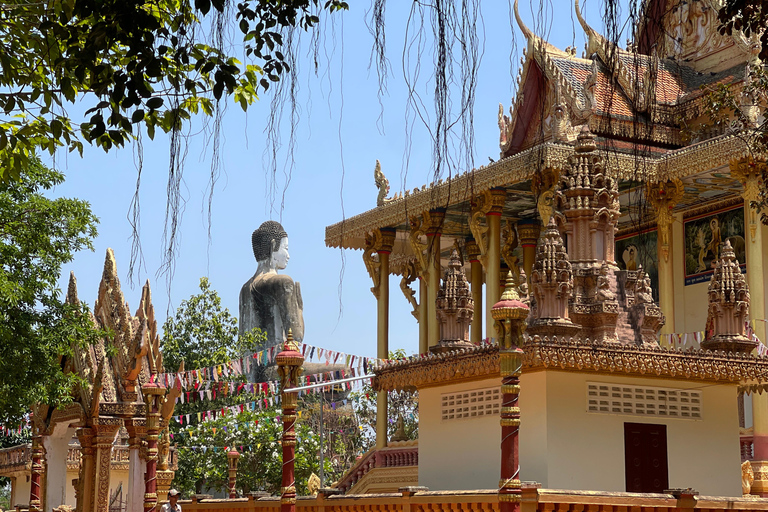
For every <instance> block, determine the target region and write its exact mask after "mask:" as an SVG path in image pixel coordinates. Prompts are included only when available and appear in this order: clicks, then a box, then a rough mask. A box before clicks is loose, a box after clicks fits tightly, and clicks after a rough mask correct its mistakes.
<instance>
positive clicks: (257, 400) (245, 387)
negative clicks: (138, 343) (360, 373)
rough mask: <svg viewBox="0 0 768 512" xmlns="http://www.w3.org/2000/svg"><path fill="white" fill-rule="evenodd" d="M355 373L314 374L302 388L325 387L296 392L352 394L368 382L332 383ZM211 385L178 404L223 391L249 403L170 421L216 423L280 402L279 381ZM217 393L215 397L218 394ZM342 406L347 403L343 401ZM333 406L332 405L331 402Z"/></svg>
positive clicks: (183, 396)
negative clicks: (339, 388) (329, 390)
mask: <svg viewBox="0 0 768 512" xmlns="http://www.w3.org/2000/svg"><path fill="white" fill-rule="evenodd" d="M355 376H356V371H355V369H354V368H351V369H350V370H349V371H346V370H336V371H333V372H323V373H316V374H312V375H304V376H302V377H301V382H300V384H301V385H310V384H320V383H323V382H328V384H329V385H328V387H327V388H326V387H318V388H314V389H309V390H305V391H299V393H298V394H299V396H302V395H305V394H307V393H313V394H314V393H321V392H323V391H325V390H327V389H328V388H331V389H334V390H335V389H338V387H341V388H342V390H344V391H351V390H352V389H353V388H355V387H362V384H363V383H364V382H370V381H369V380H368V379H361V380H359V381H356V382H342V383H334V381H337V380H341V379H345V378H347V377H355ZM210 384H211V383H210V381H208V382H206V386H205V389H203V387H204V386H202V385H200V386H199V388H200V389H196V390H192V391H185V392H182V393H180V394H179V396H178V397H177V400H178V401H181V402H182V403H189V402H197V401H201V400H215V399H216V398H217V396H221V395H222V394H223V393H222V391H223V390H227V392H228V393H231V395H230V396H236V395H238V394H240V395H244V397H245V398H252V399H250V400H247V401H244V402H243V403H240V404H235V405H229V406H226V407H221V408H217V409H211V410H208V411H200V412H196V413H189V414H179V415H176V416H173V418H174V419H175V420H176V422H177V423H179V425H184V424H187V425H190V424H192V423H200V422H202V421H207V420H215V419H216V418H218V417H221V416H223V415H226V414H229V413H231V414H235V415H236V414H238V413H240V412H244V411H246V410H247V411H256V410H264V409H268V408H270V407H274V406H276V405H278V404H279V403H280V384H279V382H278V381H271V382H257V383H236V382H229V383H226V382H219V383H216V385H214V386H212V387H211V386H209V385H210ZM217 391H218V393H219V394H218V395H217ZM344 403H346V400H344ZM334 406H335V403H334Z"/></svg>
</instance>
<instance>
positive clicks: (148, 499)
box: [141, 382, 165, 512]
mask: <svg viewBox="0 0 768 512" xmlns="http://www.w3.org/2000/svg"><path fill="white" fill-rule="evenodd" d="M141 391H142V394H143V396H144V404H145V406H146V408H147V409H146V416H147V419H146V421H147V471H146V473H144V512H154V511H155V509H156V508H157V458H158V457H157V455H158V449H157V441H158V439H159V438H160V407H161V405H162V400H163V396H164V395H165V387H163V386H161V385H159V384H157V383H154V382H148V383H146V384H144V385H143V386H142V387H141Z"/></svg>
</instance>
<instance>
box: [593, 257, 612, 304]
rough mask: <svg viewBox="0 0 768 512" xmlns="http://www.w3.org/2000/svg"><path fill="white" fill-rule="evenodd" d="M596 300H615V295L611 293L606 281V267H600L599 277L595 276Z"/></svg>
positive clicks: (609, 283)
mask: <svg viewBox="0 0 768 512" xmlns="http://www.w3.org/2000/svg"><path fill="white" fill-rule="evenodd" d="M595 295H596V296H597V300H615V299H616V294H615V293H613V291H611V282H610V281H609V280H608V265H603V266H602V267H600V275H598V276H597V293H596V294H595Z"/></svg>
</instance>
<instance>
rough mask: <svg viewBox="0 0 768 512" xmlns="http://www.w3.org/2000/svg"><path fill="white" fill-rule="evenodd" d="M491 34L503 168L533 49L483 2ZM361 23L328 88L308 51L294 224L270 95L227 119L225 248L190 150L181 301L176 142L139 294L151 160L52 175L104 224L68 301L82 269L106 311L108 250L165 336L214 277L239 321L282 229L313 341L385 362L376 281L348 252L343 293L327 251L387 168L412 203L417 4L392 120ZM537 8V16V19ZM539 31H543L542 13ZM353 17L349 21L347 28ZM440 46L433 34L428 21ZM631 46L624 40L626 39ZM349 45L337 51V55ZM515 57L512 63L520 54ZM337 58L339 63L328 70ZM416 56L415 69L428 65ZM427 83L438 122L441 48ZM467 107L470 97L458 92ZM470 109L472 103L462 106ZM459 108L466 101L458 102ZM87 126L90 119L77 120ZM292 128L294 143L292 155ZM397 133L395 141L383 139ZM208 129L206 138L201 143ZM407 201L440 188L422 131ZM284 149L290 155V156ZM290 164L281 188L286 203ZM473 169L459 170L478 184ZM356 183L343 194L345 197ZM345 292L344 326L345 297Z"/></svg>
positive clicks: (556, 30)
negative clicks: (411, 69)
mask: <svg viewBox="0 0 768 512" xmlns="http://www.w3.org/2000/svg"><path fill="white" fill-rule="evenodd" d="M478 3H481V14H482V20H481V21H482V27H479V28H478V32H479V34H480V38H481V41H480V44H481V50H482V52H483V55H482V60H481V63H480V70H479V74H478V85H477V95H476V102H475V110H474V119H475V135H476V144H475V148H474V149H475V164H476V166H479V165H483V164H485V163H487V162H488V157H491V158H494V159H496V158H498V154H499V149H498V137H499V131H498V126H497V112H498V105H499V103H500V102H501V103H503V104H504V106H505V110H506V109H508V107H509V105H510V103H511V98H512V96H513V84H514V83H515V80H516V76H517V68H518V66H519V63H520V57H521V56H522V49H523V47H524V46H525V41H524V38H523V37H522V34H521V32H520V31H519V29H518V27H517V25H516V24H515V23H514V19H513V18H511V17H510V9H511V7H510V5H508V4H507V2H498V1H483V2H478ZM350 4H351V10H350V11H349V12H347V13H344V14H343V15H341V16H337V19H336V22H335V26H334V28H333V30H334V31H335V34H333V32H332V31H331V28H330V27H329V28H328V30H327V31H326V32H325V44H324V47H323V52H322V53H323V55H321V57H322V58H321V62H320V66H321V68H320V71H319V74H320V76H319V77H315V75H314V74H313V73H312V70H311V64H310V59H309V58H308V56H307V53H306V50H304V51H303V52H302V55H301V57H300V66H299V69H298V71H299V88H300V89H299V92H298V103H299V109H300V111H301V117H300V121H299V123H298V127H297V128H298V129H297V133H296V146H295V154H294V158H295V167H294V170H293V173H292V178H291V181H290V184H289V185H288V186H287V188H285V200H284V209H283V210H282V219H281V218H280V197H278V201H277V203H276V204H275V205H274V206H275V209H272V208H270V204H271V203H270V200H269V198H268V195H267V193H266V190H267V184H268V178H267V174H268V172H267V167H266V160H265V158H264V150H265V140H266V136H265V134H264V127H265V125H266V120H267V115H268V113H269V109H270V99H271V98H270V96H269V94H267V95H264V96H262V98H261V99H260V101H258V102H256V103H255V104H254V105H252V106H251V108H250V109H249V110H248V113H247V114H244V113H243V112H242V110H241V109H240V107H239V106H237V105H234V104H231V105H229V107H228V110H227V112H226V114H225V115H224V120H223V139H222V143H221V146H220V151H221V154H222V168H221V175H220V177H219V179H218V181H217V183H216V186H215V190H214V195H213V208H212V225H211V239H210V243H209V240H208V231H207V229H208V227H207V200H208V194H207V193H208V180H209V175H210V169H211V164H210V159H211V151H212V146H211V145H210V143H209V141H208V140H207V139H206V137H205V136H204V135H202V134H200V133H198V134H196V135H195V134H193V135H191V136H190V138H189V142H188V147H187V150H188V151H187V156H186V160H185V169H184V183H183V185H182V195H183V197H184V202H185V208H184V215H183V221H182V224H181V226H180V243H181V246H180V247H181V248H180V255H179V257H178V258H177V259H176V271H175V275H174V277H173V279H172V282H171V288H170V295H169V293H168V288H167V285H166V282H165V278H164V277H163V276H160V277H158V276H157V275H156V272H157V270H158V268H159V267H160V264H161V261H162V248H163V241H162V234H163V222H164V216H165V207H166V185H167V179H168V178H167V177H168V161H169V156H168V155H169V142H168V139H167V138H166V137H163V136H158V137H156V139H155V141H149V140H148V139H147V138H146V137H145V140H144V144H143V146H144V151H143V162H144V166H143V173H142V177H141V188H140V201H141V245H142V250H143V255H144V261H145V268H142V269H141V272H140V273H139V278H138V280H137V281H136V284H135V286H134V287H133V288H131V287H130V285H129V284H128V275H127V273H128V263H129V259H130V253H131V228H130V223H129V221H128V216H129V211H130V202H131V199H132V197H133V194H134V190H135V188H136V178H137V170H136V169H137V166H136V161H137V154H138V153H137V149H136V148H135V147H127V148H125V149H121V150H116V151H112V152H111V153H109V154H104V153H103V152H102V151H101V150H98V149H94V148H86V151H85V156H84V158H79V157H78V156H76V155H67V154H63V153H62V154H59V155H57V157H56V159H55V161H49V163H51V165H55V166H56V167H58V168H60V169H61V170H63V171H64V172H65V174H66V182H65V183H64V184H63V185H61V186H59V187H58V188H57V190H56V191H55V194H56V195H61V196H75V197H79V198H82V199H85V200H87V201H89V202H90V203H91V207H92V209H93V211H94V213H95V214H96V215H97V216H98V217H99V218H100V221H101V223H100V226H99V237H98V238H97V239H96V241H95V247H96V250H95V251H94V252H81V253H79V254H78V255H77V256H76V258H75V260H74V261H73V262H72V263H71V264H69V265H67V266H66V267H65V275H64V276H63V277H62V281H61V287H62V289H66V279H67V276H68V274H69V271H70V270H73V271H74V272H75V275H76V277H77V279H78V289H79V294H80V298H81V300H84V301H86V302H87V303H88V304H90V305H91V306H93V303H94V301H95V300H96V296H97V292H98V283H99V280H100V278H101V270H102V266H103V261H104V256H105V252H106V249H107V248H108V247H111V248H113V249H114V251H115V256H116V259H117V263H118V269H119V272H120V279H121V283H122V287H123V292H124V294H125V298H126V300H127V302H128V304H129V305H130V307H131V309H133V310H135V308H136V306H137V304H138V300H139V297H140V286H141V284H143V282H144V281H145V280H146V279H149V280H150V282H151V286H152V293H153V302H154V305H155V310H156V314H157V317H158V319H159V321H160V323H162V321H164V319H165V317H166V311H167V310H168V308H169V307H170V308H171V310H175V308H176V307H178V306H179V305H180V303H181V301H182V300H184V299H186V298H187V297H189V296H190V295H191V294H194V293H196V291H197V290H198V282H199V278H200V277H202V276H208V278H209V280H210V282H211V284H212V286H213V288H214V289H216V290H217V291H218V292H219V294H220V295H221V297H222V301H223V304H224V306H225V307H227V308H229V309H230V311H231V312H233V313H234V314H237V310H238V303H237V300H238V294H239V290H240V287H241V286H242V284H243V283H244V282H245V281H246V280H247V279H249V278H250V277H251V276H252V275H253V273H254V272H255V269H256V263H255V261H254V259H253V254H252V252H251V247H250V235H251V232H252V231H253V230H254V229H255V228H257V227H258V226H259V225H260V224H261V223H262V222H263V221H265V220H268V219H275V220H282V223H283V226H284V227H285V229H286V231H287V232H288V235H289V239H290V254H291V259H290V262H289V264H288V268H287V269H286V272H287V273H288V274H289V275H291V276H292V277H293V278H294V279H295V280H296V281H299V282H300V283H301V289H302V294H303V298H304V319H305V324H306V331H305V339H304V341H305V342H307V343H309V344H312V345H315V346H320V347H325V348H330V349H334V350H338V351H342V352H346V353H349V354H358V355H364V356H373V355H374V354H375V347H376V341H375V340H376V304H375V299H374V297H373V295H372V294H371V292H370V290H369V289H370V287H371V282H370V279H369V278H368V275H367V273H366V271H365V267H364V265H363V262H362V253H361V252H360V251H346V253H345V267H344V274H343V280H341V281H340V275H341V274H340V272H341V268H342V255H341V252H340V251H339V250H338V249H330V248H327V247H326V246H325V243H324V238H325V227H326V226H328V225H330V224H332V223H335V222H337V221H339V220H341V219H342V205H341V198H343V208H344V210H343V211H344V214H346V216H347V217H349V216H352V215H355V214H358V213H361V212H363V211H365V210H368V209H370V208H372V207H374V206H375V204H376V194H377V190H376V187H375V185H374V181H373V169H374V165H375V161H376V159H379V160H381V163H382V169H383V171H384V173H385V174H386V175H387V177H388V178H389V180H390V183H391V187H392V192H393V193H394V192H396V191H399V190H403V186H402V184H403V174H402V173H403V170H404V157H403V154H404V150H405V147H406V137H405V112H406V108H405V107H406V99H407V92H406V87H405V85H404V79H403V70H402V58H401V56H402V53H403V41H404V38H405V26H406V25H407V16H408V8H409V4H410V3H409V2H389V3H388V5H387V13H386V15H387V18H386V29H387V56H388V58H389V61H390V65H391V73H390V79H389V84H388V85H389V86H388V94H387V95H386V96H385V97H384V98H383V104H384V110H383V112H384V117H383V121H382V122H379V121H378V118H379V115H380V114H381V109H380V106H379V103H378V99H377V94H376V93H377V79H376V75H375V71H373V70H370V71H369V69H368V64H369V59H370V51H371V44H372V37H371V35H370V34H369V32H368V29H367V27H366V24H365V19H366V11H367V9H368V4H367V3H363V4H362V5H361V3H358V2H350ZM538 4H539V2H533V0H530V1H529V0H522V5H521V14H522V16H523V18H524V19H525V20H526V22H527V23H528V24H529V26H530V27H531V28H534V29H536V30H537V32H539V33H541V32H542V31H543V30H544V29H547V30H546V31H547V32H548V34H549V36H548V40H549V41H550V42H551V43H552V44H554V45H556V46H558V47H559V48H565V47H566V46H570V45H573V44H576V45H577V47H578V48H579V50H578V53H579V55H581V51H582V50H583V48H584V42H585V36H584V34H583V32H582V30H581V27H580V26H579V25H578V21H577V20H576V18H575V15H573V4H572V2H571V1H570V0H550V1H549V2H545V5H546V10H545V11H544V13H543V15H541V14H539V12H538ZM534 5H535V9H532V6H534ZM583 10H584V12H585V13H586V16H587V19H588V20H589V21H590V23H591V24H592V26H593V27H595V28H598V29H599V28H600V27H601V26H602V22H601V17H600V12H602V6H601V5H598V3H597V2H596V1H595V0H591V1H589V2H587V5H586V6H585V7H584V8H583ZM533 11H535V12H536V18H537V19H538V21H537V22H536V23H534V21H533V19H534V17H533V15H532V12H533ZM342 18H343V19H342ZM425 31H426V33H427V34H428V35H429V34H431V28H430V26H429V22H428V21H427V23H426V27H425ZM622 40H623V39H622ZM334 41H335V44H334ZM511 52H512V55H511V57H510V53H511ZM326 55H327V60H326ZM415 59H416V56H414V58H413V61H414V62H415ZM421 66H422V71H421V80H420V82H419V83H418V85H417V88H416V90H417V91H418V93H419V94H420V95H421V97H422V98H423V102H424V105H425V107H426V108H427V110H428V111H430V112H431V111H432V93H431V91H432V90H433V89H434V84H433V82H432V81H431V74H432V56H431V50H430V49H429V48H427V50H426V52H425V54H424V55H423V56H422V58H421ZM453 93H454V94H457V95H458V92H457V91H456V89H455V88H454V91H453ZM456 97H457V98H458V96H456ZM454 101H455V103H456V104H458V99H456V100H454ZM75 120H76V121H77V122H80V119H77V118H75ZM287 126H288V123H287V120H284V122H283V127H284V129H283V141H284V142H285V143H286V144H285V145H287V138H288V131H287ZM380 127H381V128H383V130H382V129H380ZM200 128H201V126H200V124H199V123H197V124H196V125H195V126H194V127H193V131H198V130H200ZM411 144H412V147H411V151H410V158H409V161H408V169H409V170H408V173H407V176H405V178H404V181H405V188H408V189H411V190H412V189H413V188H414V187H416V186H419V187H420V186H421V185H422V184H425V183H428V182H429V181H430V177H431V175H432V151H431V141H430V139H429V136H428V133H427V132H426V130H425V129H424V127H423V125H422V124H421V123H420V122H419V121H417V122H416V124H415V125H414V129H413V135H412V138H411ZM285 145H284V149H285ZM285 158H286V155H285V152H284V151H283V153H282V155H281V157H280V161H281V165H280V167H279V171H278V183H277V186H278V188H279V190H280V191H282V190H283V188H284V185H285V179H284V177H283V176H282V167H283V166H282V162H283V161H285ZM465 170H467V169H463V168H461V169H459V171H460V172H464V171H465ZM342 176H343V188H342ZM340 283H341V285H342V291H343V292H342V296H341V308H342V309H341V315H340V301H339V285H340ZM391 289H392V295H391V304H390V314H391V327H390V347H391V348H393V349H394V348H404V349H405V350H406V351H407V352H408V353H412V352H416V351H417V347H418V326H417V324H416V321H415V320H414V318H413V317H412V316H411V314H410V306H409V304H408V302H407V301H406V299H405V298H404V297H403V296H402V294H401V293H400V290H399V287H398V281H396V279H395V278H393V279H392V282H391Z"/></svg>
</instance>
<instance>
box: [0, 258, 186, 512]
mask: <svg viewBox="0 0 768 512" xmlns="http://www.w3.org/2000/svg"><path fill="white" fill-rule="evenodd" d="M66 300H67V302H69V303H77V302H78V300H79V299H78V296H77V283H76V281H75V276H74V275H70V281H69V289H68V291H67V298H66ZM92 321H93V324H94V328H95V329H97V330H98V331H99V332H100V333H101V336H102V337H101V338H100V339H99V340H98V342H97V343H96V344H94V345H91V346H85V347H84V346H81V345H79V344H78V345H73V347H72V351H73V356H72V357H69V356H62V359H61V365H62V368H64V371H65V372H66V373H69V372H71V373H74V374H76V375H77V376H79V377H82V381H81V382H82V384H78V385H77V387H76V390H75V394H74V396H73V397H72V398H73V401H72V403H71V405H69V406H68V407H66V408H64V409H55V408H52V407H49V406H48V405H45V404H38V405H36V406H35V407H34V408H33V411H32V431H33V438H32V444H31V446H30V445H26V446H17V447H13V448H8V449H5V450H0V475H1V476H4V477H9V478H10V479H11V505H13V506H16V505H20V506H22V507H24V508H25V509H26V508H27V506H28V509H29V511H30V512H40V511H43V510H45V511H47V512H50V511H51V510H65V509H69V510H77V512H107V511H113V512H118V511H121V510H122V511H124V510H128V511H131V512H133V511H136V510H141V509H144V510H150V509H154V507H155V505H156V504H157V503H158V501H163V500H165V499H166V496H167V493H168V490H169V489H170V485H171V482H172V481H173V477H174V470H175V469H176V466H177V462H176V459H175V452H174V450H173V449H172V448H171V446H170V439H169V436H168V420H169V418H170V417H171V415H172V413H173V407H174V404H175V400H176V397H177V395H178V393H179V390H180V389H179V388H172V389H169V390H167V389H166V388H165V387H163V386H162V385H161V384H160V383H157V382H154V378H153V375H156V374H159V373H163V359H162V354H161V353H160V338H159V336H158V331H157V321H156V320H155V313H154V307H153V306H152V296H151V292H150V289H149V283H148V282H147V284H145V285H144V288H143V289H142V293H141V300H140V301H139V306H138V308H137V310H136V313H135V314H131V311H130V310H129V308H128V304H127V302H126V301H125V298H124V297H123V292H122V290H121V288H120V280H119V279H118V277H117V264H116V262H115V257H114V254H113V253H112V250H111V249H108V250H107V255H106V260H105V262H104V271H103V274H102V279H101V283H100V285H99V294H98V299H97V301H96V304H95V306H94V307H93V316H92ZM182 370H183V368H182V369H180V371H182ZM27 504H28V505H27Z"/></svg>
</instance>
